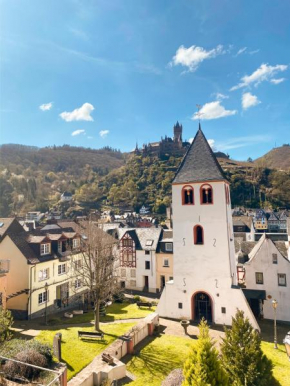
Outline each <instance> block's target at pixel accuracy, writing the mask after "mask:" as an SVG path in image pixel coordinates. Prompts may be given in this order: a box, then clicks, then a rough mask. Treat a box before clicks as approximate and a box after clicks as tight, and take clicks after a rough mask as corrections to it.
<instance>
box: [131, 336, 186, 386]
mask: <svg viewBox="0 0 290 386" xmlns="http://www.w3.org/2000/svg"><path fill="white" fill-rule="evenodd" d="M147 342H148V344H147V345H146V346H145V347H143V348H142V349H141V350H140V352H139V353H137V355H133V356H132V355H127V356H126V357H125V358H124V362H125V363H127V370H128V371H129V372H131V373H132V374H134V375H135V376H136V377H137V378H136V380H135V381H133V382H130V386H144V385H150V386H160V384H161V382H162V380H163V379H165V378H166V377H167V375H168V374H169V373H170V372H171V371H172V370H173V369H176V368H182V367H183V363H184V358H185V357H186V356H187V354H188V352H189V348H190V345H191V344H192V341H191V340H189V339H187V338H182V337H178V336H171V335H161V336H159V337H157V338H155V339H154V338H147Z"/></svg>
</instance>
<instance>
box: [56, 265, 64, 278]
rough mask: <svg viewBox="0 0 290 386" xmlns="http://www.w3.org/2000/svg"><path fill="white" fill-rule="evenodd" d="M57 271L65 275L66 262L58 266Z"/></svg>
mask: <svg viewBox="0 0 290 386" xmlns="http://www.w3.org/2000/svg"><path fill="white" fill-rule="evenodd" d="M57 271H58V274H59V275H63V274H64V273H66V264H59V266H58V267H57Z"/></svg>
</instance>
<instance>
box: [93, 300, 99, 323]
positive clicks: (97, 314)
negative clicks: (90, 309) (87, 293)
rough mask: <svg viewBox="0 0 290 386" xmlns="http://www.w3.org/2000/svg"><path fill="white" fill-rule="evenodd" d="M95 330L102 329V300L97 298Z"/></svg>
mask: <svg viewBox="0 0 290 386" xmlns="http://www.w3.org/2000/svg"><path fill="white" fill-rule="evenodd" d="M94 313H95V331H100V302H99V301H98V300H97V301H96V302H95V309H94Z"/></svg>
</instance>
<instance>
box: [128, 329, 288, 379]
mask: <svg viewBox="0 0 290 386" xmlns="http://www.w3.org/2000/svg"><path fill="white" fill-rule="evenodd" d="M191 344H194V341H192V340H189V339H187V338H182V337H177V336H170V335H161V336H159V337H157V338H147V344H146V346H145V347H143V348H141V349H140V351H139V352H137V353H136V355H133V356H132V355H127V356H126V357H125V358H124V360H123V361H124V362H125V363H127V370H128V371H130V372H131V373H132V374H134V375H135V376H136V377H137V378H136V380H135V381H133V382H131V383H130V386H143V385H150V386H160V384H161V382H162V381H163V380H164V379H165V378H166V377H167V375H168V374H169V373H170V372H171V371H172V370H174V369H176V368H182V367H183V364H184V359H185V358H186V356H187V354H188V351H189V347H190V345H191ZM278 347H279V349H278V350H275V349H274V348H273V343H269V342H265V341H263V342H262V350H263V352H264V353H265V355H266V356H267V357H268V358H269V359H271V360H272V362H273V366H274V369H273V375H274V378H275V381H276V382H275V385H276V386H278V385H279V386H289V379H290V364H289V360H288V358H287V355H286V352H285V348H284V346H283V345H278ZM269 386H271V385H269Z"/></svg>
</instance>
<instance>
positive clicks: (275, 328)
mask: <svg viewBox="0 0 290 386" xmlns="http://www.w3.org/2000/svg"><path fill="white" fill-rule="evenodd" d="M272 306H273V309H274V348H275V349H277V348H278V346H277V320H276V316H277V315H276V310H277V306H278V302H277V300H275V299H273V300H272Z"/></svg>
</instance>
